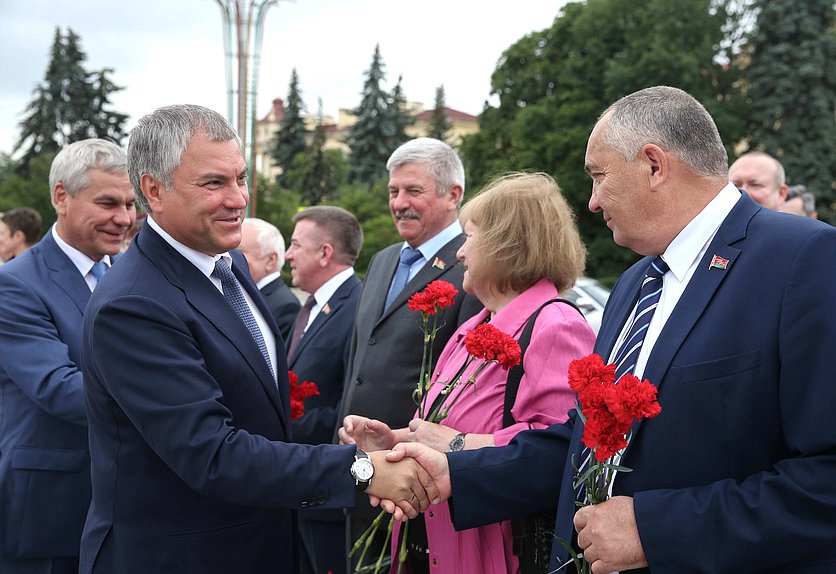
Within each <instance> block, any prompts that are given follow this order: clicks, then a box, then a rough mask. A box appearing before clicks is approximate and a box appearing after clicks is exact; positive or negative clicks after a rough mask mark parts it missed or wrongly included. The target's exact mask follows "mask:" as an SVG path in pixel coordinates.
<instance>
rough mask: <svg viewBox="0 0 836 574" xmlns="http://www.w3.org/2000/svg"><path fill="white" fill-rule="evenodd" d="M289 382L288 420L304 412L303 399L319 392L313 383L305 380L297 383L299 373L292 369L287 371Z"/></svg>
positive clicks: (294, 418)
mask: <svg viewBox="0 0 836 574" xmlns="http://www.w3.org/2000/svg"><path fill="white" fill-rule="evenodd" d="M287 378H288V381H289V382H290V420H291V421H295V420H296V419H298V418H299V417H301V416H302V415H304V414H305V399H307V398H308V397H312V396H314V395H318V394H319V388H318V387H317V386H316V384H315V383H312V382H310V381H305V382H303V383H301V384H297V383H299V375H297V374H296V373H294V372H293V371H288V372H287Z"/></svg>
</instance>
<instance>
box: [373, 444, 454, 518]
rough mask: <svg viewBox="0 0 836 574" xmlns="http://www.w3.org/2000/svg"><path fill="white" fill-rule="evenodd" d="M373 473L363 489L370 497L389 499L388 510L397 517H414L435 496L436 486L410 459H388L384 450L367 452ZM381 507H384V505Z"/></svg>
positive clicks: (436, 494) (424, 508) (416, 463)
mask: <svg viewBox="0 0 836 574" xmlns="http://www.w3.org/2000/svg"><path fill="white" fill-rule="evenodd" d="M368 455H369V457H370V458H371V459H372V464H373V465H374V476H373V477H372V481H371V483H370V484H369V487H368V488H367V489H366V494H368V495H369V497H370V498H372V500H375V499H384V500H388V501H391V510H389V509H388V508H387V510H388V511H389V512H395V513H396V514H395V516H396V517H398V519H399V520H404V519H405V518H406V517H409V518H415V517H416V516H418V512H420V511H423V510H426V509H427V508H428V507H429V506H430V501H432V500H436V499H437V498H438V488H437V487H436V485H435V483H434V482H433V480H432V478H431V477H430V475H429V474H428V473H427V472H426V471H425V470H424V469H423V468H421V466H420V465H419V464H418V462H416V461H415V460H412V459H406V460H400V458H402V457H400V458H398V461H391V460H389V459H388V457H387V456H386V452H385V451H377V452H370V453H368ZM384 508H385V507H384Z"/></svg>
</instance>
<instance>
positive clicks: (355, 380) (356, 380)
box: [354, 377, 363, 385]
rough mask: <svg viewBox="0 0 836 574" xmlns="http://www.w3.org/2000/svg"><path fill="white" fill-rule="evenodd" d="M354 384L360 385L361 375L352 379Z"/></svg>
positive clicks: (361, 381)
mask: <svg viewBox="0 0 836 574" xmlns="http://www.w3.org/2000/svg"><path fill="white" fill-rule="evenodd" d="M354 384H355V385H362V384H363V377H357V378H356V379H354Z"/></svg>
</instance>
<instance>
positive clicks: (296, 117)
mask: <svg viewBox="0 0 836 574" xmlns="http://www.w3.org/2000/svg"><path fill="white" fill-rule="evenodd" d="M303 108H304V104H303V103H302V94H301V92H300V90H299V76H298V75H297V74H296V68H294V69H293V72H292V73H291V74H290V86H289V88H288V94H287V105H285V107H284V115H283V116H282V119H281V121H280V122H279V130H278V131H277V132H276V135H275V136H274V138H273V149H272V151H271V156H272V157H273V160H274V161H275V162H276V165H277V166H279V167H281V168H282V173H281V174H280V175H279V176H278V177H277V178H276V180H277V181H278V182H279V184H280V185H282V186H286V185H287V174H288V173H289V172H290V171H292V170H293V167H294V163H293V162H294V160H295V158H296V156H297V155H298V154H300V153H302V152H304V151H305V149H306V148H307V142H306V141H305V134H306V133H307V130H306V129H305V120H304V118H303V117H302V111H303Z"/></svg>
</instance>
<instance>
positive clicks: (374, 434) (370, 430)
mask: <svg viewBox="0 0 836 574" xmlns="http://www.w3.org/2000/svg"><path fill="white" fill-rule="evenodd" d="M337 434H338V435H339V437H340V444H356V445H357V448H359V449H360V450H363V451H366V452H372V451H375V450H389V449H390V448H392V447H393V446H395V443H396V442H397V437H396V436H395V433H394V432H392V429H391V428H389V425H387V424H386V423H384V422H381V421H379V420H375V419H369V418H366V417H361V416H358V415H348V416H347V417H345V418H344V419H343V426H342V427H340V429H339V430H338V431H337Z"/></svg>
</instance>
